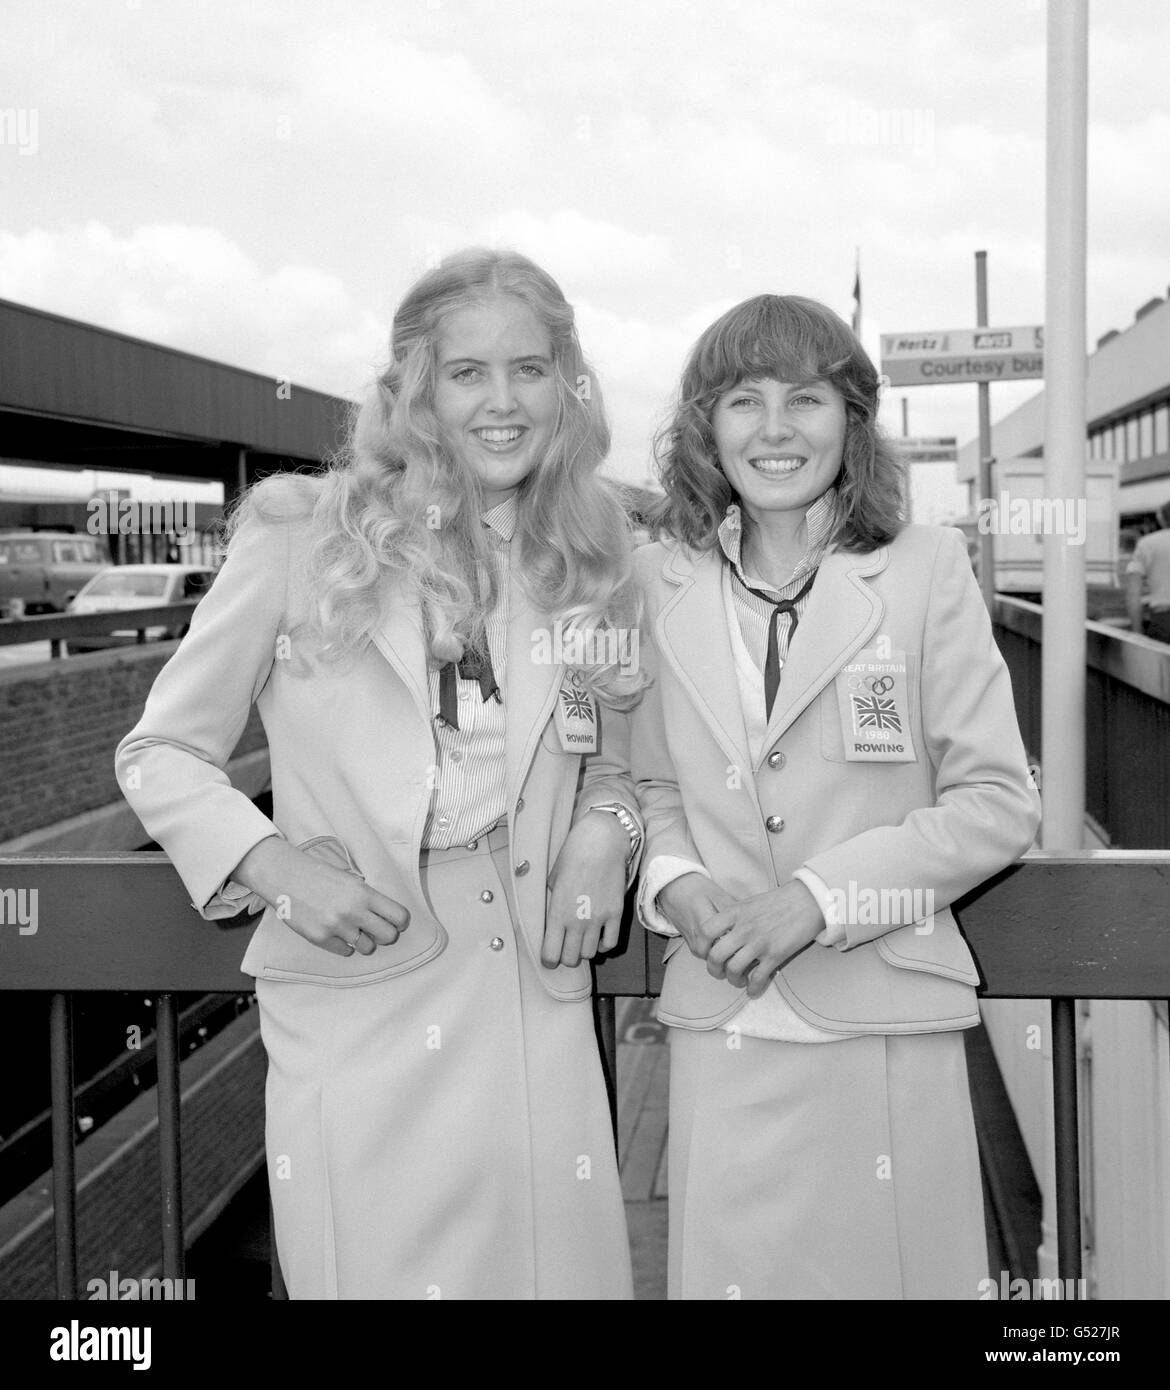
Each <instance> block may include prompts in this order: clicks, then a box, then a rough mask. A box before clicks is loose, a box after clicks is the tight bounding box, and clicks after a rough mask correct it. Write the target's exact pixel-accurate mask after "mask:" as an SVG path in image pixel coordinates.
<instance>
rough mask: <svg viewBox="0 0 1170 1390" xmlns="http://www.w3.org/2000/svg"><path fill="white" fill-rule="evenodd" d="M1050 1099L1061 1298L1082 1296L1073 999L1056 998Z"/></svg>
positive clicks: (1054, 1004) (1053, 1014)
mask: <svg viewBox="0 0 1170 1390" xmlns="http://www.w3.org/2000/svg"><path fill="white" fill-rule="evenodd" d="M1052 1099H1053V1114H1054V1131H1055V1141H1056V1251H1057V1254H1056V1272H1057V1275H1058V1277H1059V1278H1060V1279H1061V1281H1062V1282H1063V1297H1064V1298H1066V1299H1068V1298H1078V1297H1079V1296H1080V1279H1081V1170H1080V1133H1079V1130H1080V1126H1079V1123H1078V1117H1077V1019H1076V1000H1074V999H1054V1000H1053V1001H1052Z"/></svg>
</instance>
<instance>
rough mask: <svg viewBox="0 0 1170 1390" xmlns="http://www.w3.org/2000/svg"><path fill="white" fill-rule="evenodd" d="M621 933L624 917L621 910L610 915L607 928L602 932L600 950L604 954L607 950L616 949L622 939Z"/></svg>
mask: <svg viewBox="0 0 1170 1390" xmlns="http://www.w3.org/2000/svg"><path fill="white" fill-rule="evenodd" d="M621 934H622V918H621V913H620V912H619V913H617V914H616V915H615V916H613V917H610V918H609V919H608V921H607V922H606V924H605V929H604V931H603V932H602V933H601V943H600V945H599V946H598V948H597V949H598V951H599V952H600V953H601V954H602V955H604V954H605V953H606V952H607V951H615V950H616V949H617V944H618V941H619V940H620V939H621Z"/></svg>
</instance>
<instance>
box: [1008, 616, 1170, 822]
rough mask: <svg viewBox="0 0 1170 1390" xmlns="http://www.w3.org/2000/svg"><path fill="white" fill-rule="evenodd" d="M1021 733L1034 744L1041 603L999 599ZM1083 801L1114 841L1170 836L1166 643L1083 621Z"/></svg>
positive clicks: (1168, 654)
mask: <svg viewBox="0 0 1170 1390" xmlns="http://www.w3.org/2000/svg"><path fill="white" fill-rule="evenodd" d="M995 636H996V640H997V642H998V643H999V647H1000V650H1001V651H1002V652H1003V655H1004V660H1005V661H1006V662H1007V664H1008V668H1009V670H1010V671H1011V673H1012V689H1013V690H1014V692H1015V698H1016V715H1017V717H1018V719H1019V721H1020V730H1021V732H1022V733H1023V736H1024V742H1025V744H1027V746H1028V747H1029V748H1030V749H1033V750H1035V751H1037V752H1038V751H1039V749H1040V746H1041V743H1040V690H1041V678H1042V677H1041V654H1042V651H1043V636H1044V631H1043V609H1042V608H1040V607H1039V606H1038V605H1037V604H1034V603H1027V602H1025V601H1024V600H1022V599H1013V598H1007V597H1005V596H1004V595H1002V594H1001V595H1000V596H999V597H998V598H997V600H996V612H995ZM1085 640H1086V654H1085V655H1086V663H1085V664H1086V671H1085V682H1086V684H1085V809H1086V811H1087V812H1088V814H1089V815H1090V816H1091V817H1092V818H1093V820H1094V821H1095V822H1096V824H1097V826H1098V827H1099V828H1100V829H1101V830H1102V831H1103V833H1104V834H1105V835H1107V836H1108V839H1109V841H1110V843H1111V844H1114V845H1118V846H1124V847H1125V848H1127V849H1140V848H1143V847H1151V848H1152V847H1154V846H1159V847H1160V846H1163V845H1170V646H1168V645H1167V644H1166V643H1165V642H1155V641H1153V640H1152V639H1151V638H1149V637H1144V636H1142V635H1140V634H1138V633H1133V632H1129V631H1127V630H1125V629H1120V628H1116V627H1111V626H1110V625H1109V624H1107V623H1095V622H1089V623H1086V624H1085Z"/></svg>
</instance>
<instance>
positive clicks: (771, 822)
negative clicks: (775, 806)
mask: <svg viewBox="0 0 1170 1390" xmlns="http://www.w3.org/2000/svg"><path fill="white" fill-rule="evenodd" d="M764 824H765V825H766V826H767V827H768V834H769V835H779V834H780V832H781V831H782V830H783V829H784V822H783V821H782V820H781V819H780V817H779V816H769V817H768V819H767V820H766V821H765V822H764Z"/></svg>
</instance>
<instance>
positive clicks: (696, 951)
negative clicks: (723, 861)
mask: <svg viewBox="0 0 1170 1390" xmlns="http://www.w3.org/2000/svg"><path fill="white" fill-rule="evenodd" d="M658 906H659V908H660V909H661V910H662V912H664V913H665V914H666V917H667V919H668V920H669V922H670V924H671V926H673V927H677V929H678V932H679V935H680V936H681V937H682V939H683V940H684V941H685V942H686V943H687V945H688V946H689V947H690V949H691V954H692V955H693V956H698V958H699V959H700V960H706V959H707V952H708V951H709V950H710V949H711V943H712V941H714V940H715V938H714V936H708V935H707V933H706V932H705V931H704V927H705V925H706V924H707V923H708V922H710V921H711V919H712V918H713V917H714V916H715V914H716V913H718V912H722V911H723V910H724V908H729V907H734V906H735V899H734V898H733V897H732V896H731V894H730V893H729V892H728V891H727V889H726V888H721V887H720V886H719V884H718V883H716V882H715V880H714V879H712V878H707V876H706V875H705V874H680V875H679V877H678V878H675V879H672V880H671V881H670V882H669V883H668V884H667V885H666V887H665V888H664V889H663V890H662V892H661V893H659V895H658Z"/></svg>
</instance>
